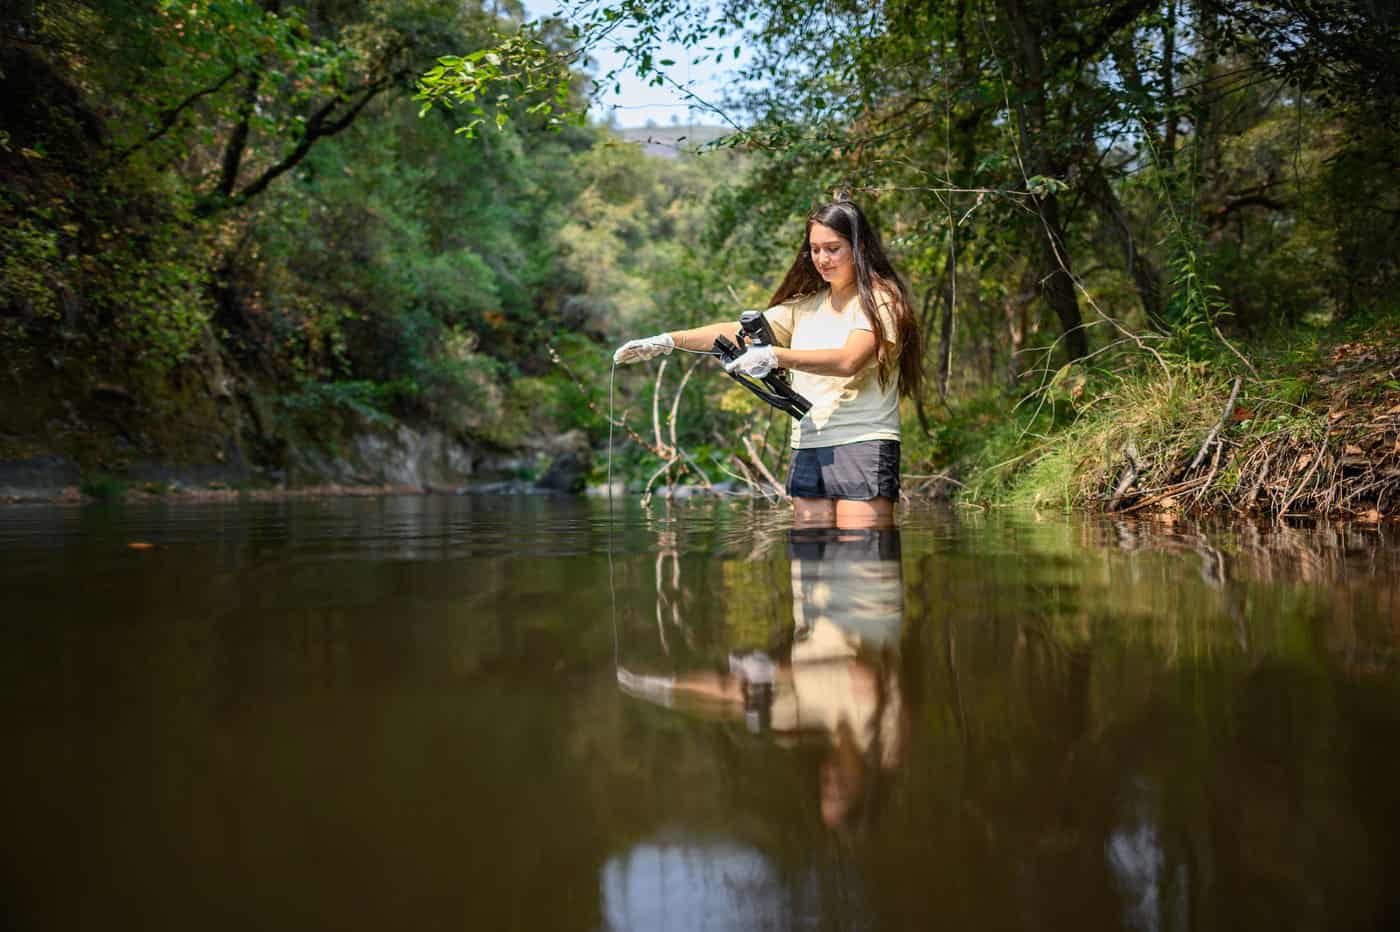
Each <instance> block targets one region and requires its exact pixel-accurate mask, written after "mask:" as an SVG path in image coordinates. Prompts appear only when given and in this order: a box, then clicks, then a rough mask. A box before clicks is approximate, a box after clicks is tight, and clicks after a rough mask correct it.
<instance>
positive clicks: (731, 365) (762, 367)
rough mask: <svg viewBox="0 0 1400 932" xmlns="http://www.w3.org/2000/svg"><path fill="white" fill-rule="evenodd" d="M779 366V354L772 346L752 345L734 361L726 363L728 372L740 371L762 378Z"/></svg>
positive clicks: (725, 369) (725, 368) (725, 367)
mask: <svg viewBox="0 0 1400 932" xmlns="http://www.w3.org/2000/svg"><path fill="white" fill-rule="evenodd" d="M776 368H778V354H777V353H775V352H773V347H771V346H751V347H749V348H748V349H747V350H746V351H745V352H744V355H742V356H740V357H739V358H738V359H736V360H734V361H733V362H727V363H725V364H724V371H726V372H740V373H743V374H744V375H751V376H753V377H754V378H756V379H761V378H763V377H764V376H765V375H767V374H768V373H770V372H772V371H773V370H774V369H776Z"/></svg>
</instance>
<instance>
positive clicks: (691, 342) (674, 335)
mask: <svg viewBox="0 0 1400 932" xmlns="http://www.w3.org/2000/svg"><path fill="white" fill-rule="evenodd" d="M738 332H739V324H738V323H737V322H736V321H724V322H722V323H718V324H706V325H705V326H703V327H696V328H695V329H693V330H672V331H671V339H672V340H675V341H676V346H678V347H680V348H681V349H688V350H703V351H705V352H709V351H710V350H712V349H714V346H715V337H728V338H729V339H731V340H732V339H734V334H736V333H738Z"/></svg>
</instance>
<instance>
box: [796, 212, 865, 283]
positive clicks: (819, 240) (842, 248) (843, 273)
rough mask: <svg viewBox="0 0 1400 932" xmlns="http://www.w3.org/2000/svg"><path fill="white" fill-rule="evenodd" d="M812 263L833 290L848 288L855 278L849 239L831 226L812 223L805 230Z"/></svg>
mask: <svg viewBox="0 0 1400 932" xmlns="http://www.w3.org/2000/svg"><path fill="white" fill-rule="evenodd" d="M807 244H808V247H809V248H810V249H811V254H812V264H813V265H815V266H816V267H817V271H818V272H820V273H821V277H822V278H823V279H824V280H825V281H826V283H827V284H828V285H830V286H831V288H832V290H833V291H842V290H844V289H846V288H849V287H850V286H851V285H853V284H854V283H855V280H856V264H855V259H854V258H853V257H852V256H851V241H850V240H848V239H846V237H844V236H842V235H841V234H840V233H837V232H836V231H835V230H833V229H832V228H831V227H829V226H826V225H825V224H821V223H814V224H812V226H811V228H810V229H809V230H808V231H807Z"/></svg>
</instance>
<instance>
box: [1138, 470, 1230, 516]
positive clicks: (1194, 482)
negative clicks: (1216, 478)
mask: <svg viewBox="0 0 1400 932" xmlns="http://www.w3.org/2000/svg"><path fill="white" fill-rule="evenodd" d="M1208 478H1210V477H1209V476H1198V477H1196V478H1195V479H1187V480H1186V481H1185V482H1180V483H1177V484H1176V485H1174V486H1172V487H1171V488H1169V489H1167V490H1166V491H1164V492H1162V493H1161V494H1159V495H1154V496H1152V497H1151V498H1145V499H1143V500H1142V501H1140V502H1134V503H1133V504H1131V505H1129V506H1128V507H1127V508H1124V509H1123V510H1122V511H1120V512H1118V514H1120V515H1126V514H1130V513H1131V512H1134V511H1138V510H1139V509H1142V508H1146V507H1147V506H1148V505H1155V504H1157V503H1158V502H1160V501H1162V500H1163V499H1167V498H1171V497H1172V496H1173V495H1177V494H1180V493H1181V492H1189V491H1191V490H1192V489H1194V488H1196V487H1197V486H1199V485H1201V484H1202V483H1204V482H1205V481H1206V480H1207V479H1208Z"/></svg>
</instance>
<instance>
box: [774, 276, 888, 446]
mask: <svg viewBox="0 0 1400 932" xmlns="http://www.w3.org/2000/svg"><path fill="white" fill-rule="evenodd" d="M877 300H878V305H879V307H878V313H879V315H880V323H881V325H882V326H883V327H884V331H885V341H886V342H887V343H888V344H889V345H890V349H891V353H892V354H893V353H895V352H897V351H898V344H897V343H896V337H897V335H898V333H899V330H898V328H897V326H896V322H895V317H894V311H893V308H892V307H891V306H890V303H889V301H888V300H883V299H877ZM764 316H765V317H767V318H768V323H769V324H770V325H772V328H773V338H774V339H775V340H776V341H777V342H778V345H779V346H787V347H790V348H792V349H797V350H805V349H821V350H826V349H840V348H841V347H843V346H845V345H846V339H847V338H848V337H849V336H850V335H851V331H853V330H874V329H875V328H874V327H872V326H871V325H870V320H869V319H868V318H867V317H866V315H865V310H864V309H863V308H862V307H861V305H860V297H859V295H857V296H854V297H852V298H851V299H850V300H849V301H847V302H846V304H845V306H844V307H842V308H839V309H838V308H834V307H832V304H831V289H830V288H823V289H822V290H821V291H818V292H816V293H815V294H811V295H807V296H806V297H804V298H794V299H793V300H791V301H786V302H784V303H782V304H779V305H777V306H775V307H770V308H769V309H768V310H767V311H765V312H764ZM892 375H893V378H891V379H890V383H889V385H887V386H884V387H881V385H880V378H879V375H878V371H877V369H876V363H875V357H874V356H871V357H870V363H869V364H868V365H867V366H866V367H865V368H864V369H862V370H861V371H860V372H857V373H856V374H855V375H853V376H851V377H849V378H845V377H841V376H830V375H814V374H813V373H810V372H801V371H798V370H796V369H794V370H793V372H792V387H793V389H794V390H795V391H797V392H798V393H799V394H801V395H802V396H803V397H805V398H806V399H807V400H808V401H810V402H811V403H812V410H810V411H808V412H807V416H806V417H804V418H803V419H802V420H801V421H799V422H798V424H797V428H796V430H794V431H793V432H792V446H793V449H797V450H803V449H811V448H814V447H834V446H839V445H841V444H845V443H858V442H860V441H864V440H898V439H899V372H898V369H897V368H896V370H895V372H893V373H892Z"/></svg>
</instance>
